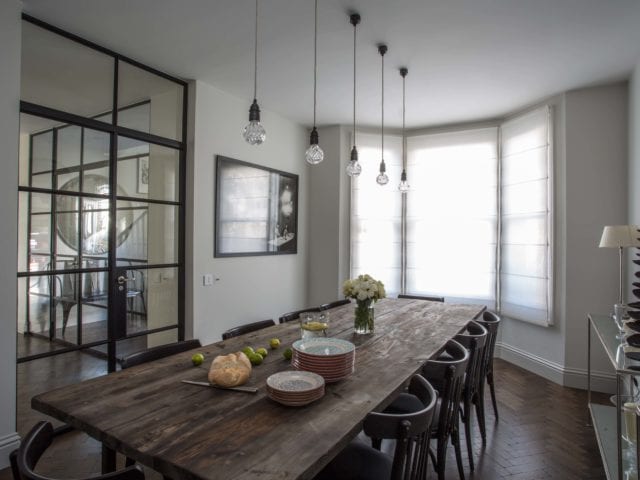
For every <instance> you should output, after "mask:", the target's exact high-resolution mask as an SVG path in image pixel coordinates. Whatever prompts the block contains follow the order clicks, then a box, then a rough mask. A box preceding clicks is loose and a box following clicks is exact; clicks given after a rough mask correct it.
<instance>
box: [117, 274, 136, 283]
mask: <svg viewBox="0 0 640 480" xmlns="http://www.w3.org/2000/svg"><path fill="white" fill-rule="evenodd" d="M135 279H136V277H135V276H131V277H125V276H123V275H120V276H119V277H118V279H117V282H118V285H124V284H125V283H127V282H131V281H133V280H135Z"/></svg>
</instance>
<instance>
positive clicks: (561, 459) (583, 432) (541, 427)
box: [0, 355, 608, 480]
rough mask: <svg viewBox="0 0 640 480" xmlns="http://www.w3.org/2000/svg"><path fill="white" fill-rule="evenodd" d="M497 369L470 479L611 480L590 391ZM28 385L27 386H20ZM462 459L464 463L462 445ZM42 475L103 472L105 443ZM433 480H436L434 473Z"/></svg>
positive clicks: (24, 398)
mask: <svg viewBox="0 0 640 480" xmlns="http://www.w3.org/2000/svg"><path fill="white" fill-rule="evenodd" d="M82 357H90V356H89V355H82ZM54 358H55V357H54ZM49 361H51V360H49ZM95 361H96V359H95V358H93V359H92V358H89V359H83V360H80V359H78V363H77V365H76V368H75V369H74V370H73V371H70V372H68V377H69V378H68V380H69V379H72V380H73V381H77V380H81V379H82V378H86V377H85V374H83V373H81V372H82V371H84V370H85V368H86V369H88V370H87V372H88V373H87V375H95V374H97V373H99V372H98V371H97V370H93V371H91V370H90V369H91V365H93V366H94V367H93V368H99V367H97V364H96V363H94V362H95ZM29 363H33V362H29ZM26 365H28V364H26ZM20 367H22V365H21V366H20ZM495 368H496V375H497V379H498V380H497V396H498V402H499V403H498V409H499V414H500V421H499V422H498V423H495V421H494V420H495V419H494V416H493V411H492V410H491V407H490V400H489V398H488V396H487V406H488V407H489V417H488V419H487V421H488V438H487V446H486V448H485V449H484V450H482V447H481V445H482V443H481V441H480V436H479V434H478V433H477V428H475V427H476V426H475V425H474V429H475V431H476V434H475V435H474V439H473V441H474V445H475V447H474V448H475V450H474V451H475V459H476V471H475V472H474V473H470V472H469V468H468V463H467V461H466V460H465V471H466V472H467V478H469V479H476V480H478V479H482V480H498V479H520V480H534V479H563V480H573V479H576V480H577V479H580V480H585V479H605V478H606V477H605V474H604V471H603V468H602V463H601V460H600V454H599V452H598V446H597V444H596V440H595V436H594V433H593V430H592V428H591V427H587V426H586V425H587V409H586V392H583V391H580V390H575V389H570V388H564V387H561V386H558V385H556V384H554V383H552V382H549V381H547V380H545V379H543V378H541V377H538V376H536V375H533V374H531V373H529V372H527V371H525V370H522V369H520V368H518V367H515V366H513V365H511V364H509V363H507V362H504V361H500V360H497V361H496V365H495ZM53 371H56V370H52V369H49V368H46V367H42V368H41V369H38V368H36V367H34V368H33V370H31V371H30V372H26V371H23V372H22V373H23V375H26V374H27V373H28V375H29V376H28V377H27V378H29V379H31V378H34V379H35V381H37V382H40V381H43V379H44V381H46V379H47V378H48V376H51V375H52V374H53ZM19 375H20V368H19ZM31 375H35V377H32V376H31ZM23 380H26V378H23ZM24 383H25V382H21V385H23V384H24ZM19 390H20V391H19V392H18V399H19V407H20V410H19V431H20V433H24V430H25V428H27V427H28V426H29V425H31V424H33V421H34V420H35V418H36V417H39V414H33V413H28V402H29V395H31V394H32V391H33V387H32V388H31V389H28V390H29V392H28V393H27V390H25V389H23V388H20V389H19ZM45 390H46V388H45ZM487 395H488V394H487ZM598 400H599V401H602V402H606V401H607V400H608V396H607V395H599V396H598ZM474 421H475V419H474ZM463 442H464V438H463ZM463 456H464V457H465V458H466V451H465V450H464V447H463ZM120 460H121V461H122V459H120ZM38 470H39V471H40V472H41V473H43V474H46V475H50V476H54V477H57V478H82V477H87V476H89V475H91V474H95V473H98V472H99V471H100V445H99V444H98V442H96V441H94V440H93V439H91V438H89V437H88V436H87V435H85V434H83V433H80V432H72V433H70V434H66V435H64V436H63V437H62V438H60V439H58V440H57V441H56V442H55V443H54V445H53V446H52V447H51V448H50V449H49V450H47V452H46V453H45V456H44V457H43V459H42V461H41V463H40V464H39V466H38ZM145 471H146V473H147V478H151V479H152V480H155V479H158V480H159V479H161V478H162V477H161V476H159V475H158V474H157V473H156V472H152V471H150V470H149V469H145ZM10 478H11V475H10V472H9V470H4V471H0V480H9V479H10ZM430 478H435V475H434V474H433V472H431V474H430ZM447 478H448V479H457V478H458V473H457V470H456V467H455V459H454V456H453V449H452V448H451V447H450V448H449V457H448V459H447Z"/></svg>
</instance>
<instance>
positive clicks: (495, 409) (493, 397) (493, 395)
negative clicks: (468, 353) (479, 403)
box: [487, 372, 498, 422]
mask: <svg viewBox="0 0 640 480" xmlns="http://www.w3.org/2000/svg"><path fill="white" fill-rule="evenodd" d="M487 383H488V384H489V390H490V391H491V403H493V413H495V414H496V422H497V421H498V404H497V403H496V390H495V388H494V386H493V372H489V373H487Z"/></svg>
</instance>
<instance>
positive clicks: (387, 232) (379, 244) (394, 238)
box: [351, 132, 402, 296]
mask: <svg viewBox="0 0 640 480" xmlns="http://www.w3.org/2000/svg"><path fill="white" fill-rule="evenodd" d="M357 144H358V154H359V155H358V159H359V162H360V164H361V165H362V173H361V174H360V175H359V176H358V177H355V178H353V179H352V185H351V278H354V277H356V276H358V275H361V274H364V273H368V274H369V275H371V276H372V277H373V278H375V279H376V280H380V281H381V282H382V283H384V286H385V288H386V291H387V296H395V295H397V294H398V293H400V268H401V264H400V250H401V243H400V242H401V232H400V222H401V220H400V219H401V214H402V199H401V195H400V192H398V183H400V173H401V172H402V160H401V155H402V139H401V137H399V136H392V135H385V141H384V146H385V155H384V159H385V163H386V166H387V175H388V176H389V183H387V184H386V185H385V186H380V185H378V184H377V183H376V177H377V175H378V171H379V166H380V135H371V134H363V133H359V132H358V136H357Z"/></svg>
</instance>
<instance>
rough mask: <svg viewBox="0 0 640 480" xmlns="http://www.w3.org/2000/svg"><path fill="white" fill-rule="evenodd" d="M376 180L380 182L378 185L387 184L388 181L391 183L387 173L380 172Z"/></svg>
mask: <svg viewBox="0 0 640 480" xmlns="http://www.w3.org/2000/svg"><path fill="white" fill-rule="evenodd" d="M376 182H377V183H378V185H386V184H387V183H389V177H388V176H387V174H386V173H383V172H380V173H379V174H378V176H377V177H376Z"/></svg>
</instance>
